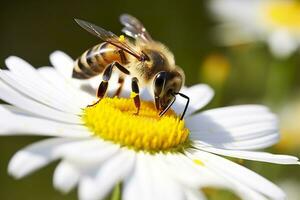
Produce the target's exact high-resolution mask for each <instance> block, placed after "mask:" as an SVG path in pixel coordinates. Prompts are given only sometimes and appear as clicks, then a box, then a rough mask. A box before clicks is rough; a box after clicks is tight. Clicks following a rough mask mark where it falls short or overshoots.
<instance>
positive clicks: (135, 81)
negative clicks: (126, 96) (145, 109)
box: [130, 77, 141, 115]
mask: <svg viewBox="0 0 300 200" xmlns="http://www.w3.org/2000/svg"><path fill="white" fill-rule="evenodd" d="M138 82H139V81H138V79H137V78H136V77H133V78H132V80H131V89H132V92H131V95H130V96H131V97H132V98H133V101H134V104H135V107H136V108H137V112H136V115H138V114H139V112H140V107H141V100H140V90H139V85H138Z"/></svg>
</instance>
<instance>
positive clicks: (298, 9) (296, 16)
mask: <svg viewBox="0 0 300 200" xmlns="http://www.w3.org/2000/svg"><path fill="white" fill-rule="evenodd" d="M264 8H265V9H263V10H262V12H263V13H264V14H265V16H266V19H267V21H268V22H269V23H270V24H271V26H273V27H275V28H276V27H277V28H278V27H279V28H287V29H289V30H290V31H295V32H297V33H300V2H299V1H273V2H270V3H267V4H266V6H265V7H264Z"/></svg>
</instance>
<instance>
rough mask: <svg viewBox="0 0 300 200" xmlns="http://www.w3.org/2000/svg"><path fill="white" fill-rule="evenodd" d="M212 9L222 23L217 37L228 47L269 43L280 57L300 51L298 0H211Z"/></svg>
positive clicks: (299, 10) (299, 9) (274, 52)
mask: <svg viewBox="0 0 300 200" xmlns="http://www.w3.org/2000/svg"><path fill="white" fill-rule="evenodd" d="M209 8H210V10H211V11H212V13H213V14H214V15H215V16H216V17H217V19H218V20H219V21H220V22H222V23H221V25H220V26H219V28H220V29H221V30H218V33H221V34H218V35H217V37H218V39H219V40H220V41H219V42H221V43H222V44H224V45H236V44H243V43H246V42H252V41H265V42H266V43H267V44H268V46H269V48H270V50H271V52H272V53H273V54H274V55H275V56H277V57H279V58H285V57H288V56H289V55H291V54H292V53H294V52H295V51H296V50H298V49H299V46H300V2H299V1H297V0H264V1H261V0H243V1H241V0H213V1H209ZM220 31H221V32H220Z"/></svg>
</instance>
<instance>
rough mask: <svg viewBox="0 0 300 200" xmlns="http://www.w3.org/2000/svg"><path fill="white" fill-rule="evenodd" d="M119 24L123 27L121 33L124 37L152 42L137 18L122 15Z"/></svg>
mask: <svg viewBox="0 0 300 200" xmlns="http://www.w3.org/2000/svg"><path fill="white" fill-rule="evenodd" d="M120 22H121V24H123V25H124V26H125V27H124V28H123V29H122V32H123V33H125V34H126V35H128V36H130V37H133V38H136V39H142V40H143V41H144V42H148V41H151V40H152V38H151V36H150V34H149V33H148V32H147V30H146V28H145V27H144V25H143V24H142V23H141V22H140V21H139V20H138V19H137V18H135V17H133V16H131V15H129V14H123V15H121V16H120Z"/></svg>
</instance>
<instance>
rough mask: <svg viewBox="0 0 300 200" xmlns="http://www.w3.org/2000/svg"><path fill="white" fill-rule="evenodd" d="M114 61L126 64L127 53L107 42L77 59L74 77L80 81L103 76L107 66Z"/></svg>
mask: <svg viewBox="0 0 300 200" xmlns="http://www.w3.org/2000/svg"><path fill="white" fill-rule="evenodd" d="M114 61H118V62H119V63H120V64H126V63H127V56H126V53H124V52H123V51H121V50H119V49H118V48H117V47H115V46H113V45H111V44H109V43H107V42H104V43H101V44H98V45H96V46H94V47H92V48H90V49H88V50H87V51H85V52H84V53H83V54H82V55H81V56H80V57H79V58H77V60H76V61H75V64H74V68H73V75H72V76H73V78H78V79H89V78H91V77H93V76H96V75H98V74H101V73H102V72H103V71H104V69H105V68H106V66H107V65H109V64H110V63H112V62H114Z"/></svg>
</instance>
